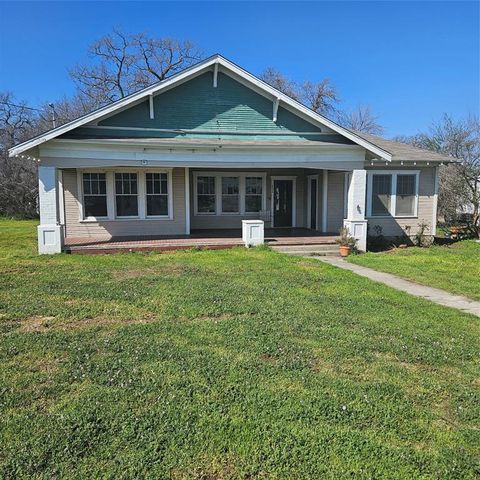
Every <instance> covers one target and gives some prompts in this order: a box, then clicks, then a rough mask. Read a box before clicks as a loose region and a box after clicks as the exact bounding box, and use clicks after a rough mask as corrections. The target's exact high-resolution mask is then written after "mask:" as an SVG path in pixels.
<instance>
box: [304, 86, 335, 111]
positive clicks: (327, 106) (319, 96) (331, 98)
mask: <svg viewBox="0 0 480 480" xmlns="http://www.w3.org/2000/svg"><path fill="white" fill-rule="evenodd" d="M300 98H301V101H302V103H304V104H305V105H307V106H308V107H309V108H311V109H312V110H313V111H314V112H317V113H320V114H322V115H331V114H333V113H334V112H335V111H336V110H337V109H336V105H337V103H339V102H340V98H339V96H338V94H337V91H336V89H335V87H334V86H333V85H332V84H331V82H330V79H328V78H324V79H323V80H322V81H320V82H317V83H312V82H309V81H307V82H304V83H303V84H302V86H301V87H300Z"/></svg>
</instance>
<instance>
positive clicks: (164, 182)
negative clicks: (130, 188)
mask: <svg viewBox="0 0 480 480" xmlns="http://www.w3.org/2000/svg"><path fill="white" fill-rule="evenodd" d="M145 181H146V184H147V188H146V195H147V216H148V217H154V216H168V214H169V212H168V176H167V174H166V173H146V175H145Z"/></svg>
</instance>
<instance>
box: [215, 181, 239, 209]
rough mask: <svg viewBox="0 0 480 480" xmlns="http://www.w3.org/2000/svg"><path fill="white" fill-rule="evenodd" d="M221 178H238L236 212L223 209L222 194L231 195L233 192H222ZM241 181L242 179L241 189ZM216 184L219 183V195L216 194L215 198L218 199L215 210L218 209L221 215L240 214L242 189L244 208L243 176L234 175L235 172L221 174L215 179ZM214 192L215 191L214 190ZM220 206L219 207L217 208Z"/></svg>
mask: <svg viewBox="0 0 480 480" xmlns="http://www.w3.org/2000/svg"><path fill="white" fill-rule="evenodd" d="M222 178H238V194H237V196H238V212H224V211H223V195H225V196H233V195H234V194H228V193H225V194H224V193H223V185H222ZM242 181H243V189H242ZM215 182H216V184H215V185H217V186H218V184H220V195H217V197H216V200H217V201H218V199H220V202H218V203H219V205H218V204H217V205H216V208H215V210H217V211H219V212H220V214H221V215H229V216H230V215H237V216H238V215H240V214H241V213H242V194H241V192H242V190H243V192H244V196H243V209H245V177H241V176H240V175H236V174H235V173H232V174H230V175H221V176H220V180H219V181H217V180H215ZM215 193H216V192H215ZM219 207H220V208H219Z"/></svg>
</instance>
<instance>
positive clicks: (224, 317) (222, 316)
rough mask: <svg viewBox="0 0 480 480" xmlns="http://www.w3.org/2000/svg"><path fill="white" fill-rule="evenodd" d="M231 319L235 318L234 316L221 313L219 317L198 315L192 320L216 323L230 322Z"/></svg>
mask: <svg viewBox="0 0 480 480" xmlns="http://www.w3.org/2000/svg"><path fill="white" fill-rule="evenodd" d="M233 317H235V315H232V314H231V313H221V314H220V315H200V316H199V317H195V318H194V320H204V321H212V322H218V321H222V320H230V319H231V318H233Z"/></svg>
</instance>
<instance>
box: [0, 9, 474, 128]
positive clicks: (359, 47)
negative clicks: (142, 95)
mask: <svg viewBox="0 0 480 480" xmlns="http://www.w3.org/2000/svg"><path fill="white" fill-rule="evenodd" d="M479 5H480V3H479V2H478V1H475V2H460V1H452V2H449V1H430V2H413V1H383V2H368V1H356V2H346V1H336V2H326V1H325V2H323V1H310V2H298V1H297V2H287V1H284V2H275V1H268V2H234V1H224V2H202V1H196V2H180V1H177V2H154V1H150V2H121V1H117V2H43V1H37V2H21V1H15V2H4V1H1V0H0V91H5V90H6V91H10V92H12V93H14V94H15V96H16V98H18V99H19V100H25V101H27V102H28V103H29V104H31V105H40V104H43V103H44V102H45V101H49V102H55V100H56V99H59V98H62V97H63V96H65V95H70V94H72V93H74V91H75V86H74V84H73V82H72V80H71V79H70V78H69V74H68V71H69V69H70V68H72V67H73V66H74V65H76V64H78V63H82V62H86V61H88V57H87V48H88V45H89V44H91V43H92V42H93V41H94V40H95V39H97V38H99V37H101V36H103V35H105V34H107V33H109V32H110V31H111V29H112V28H113V27H119V28H121V29H123V30H124V31H127V32H132V33H137V32H140V31H143V32H146V33H148V34H150V35H152V36H157V37H166V36H169V37H174V38H177V39H182V40H183V39H189V40H191V41H192V42H194V43H195V44H196V45H198V46H199V47H200V48H201V50H202V52H203V53H204V54H205V55H206V56H208V55H211V54H213V53H220V54H222V55H223V56H225V57H227V58H229V59H230V60H232V61H234V62H235V63H237V64H239V65H240V66H242V67H243V68H245V69H247V70H248V71H250V72H252V73H254V74H260V73H261V72H262V71H263V70H264V69H265V68H266V67H270V66H271V67H274V68H276V69H278V70H280V71H282V72H284V73H285V74H286V75H288V76H290V77H291V78H293V79H294V80H296V81H299V82H301V81H303V80H311V81H319V80H321V79H323V78H329V79H330V80H331V82H332V83H333V85H335V87H336V88H337V90H338V92H339V94H340V97H341V100H342V101H341V104H340V105H339V106H340V108H342V109H345V110H350V109H353V108H355V107H357V106H358V105H368V106H370V107H371V109H372V110H373V111H374V112H375V114H376V115H377V116H378V119H379V121H380V123H381V124H382V125H383V126H384V128H385V136H386V137H392V136H395V135H412V134H415V133H417V132H419V131H425V130H427V129H428V127H429V126H430V124H431V123H432V122H433V121H435V120H437V119H439V118H440V117H441V116H442V114H443V113H448V114H450V115H452V116H453V117H455V118H462V117H464V116H467V115H469V114H479V111H480V31H479V23H480V20H479V19H480V10H479Z"/></svg>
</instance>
